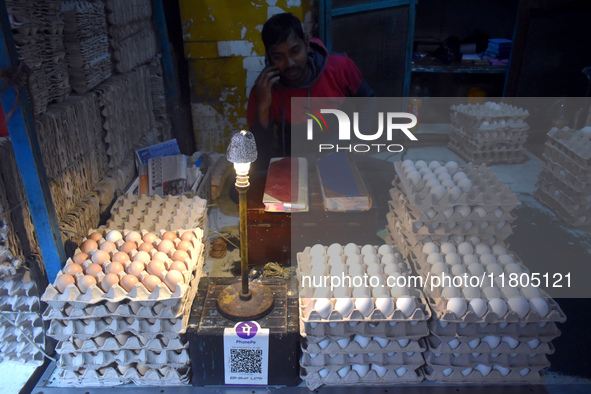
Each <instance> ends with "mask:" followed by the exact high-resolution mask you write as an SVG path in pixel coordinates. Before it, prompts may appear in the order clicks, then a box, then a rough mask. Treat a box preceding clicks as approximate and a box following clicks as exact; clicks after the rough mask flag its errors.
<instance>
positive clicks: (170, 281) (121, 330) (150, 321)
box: [42, 228, 204, 386]
mask: <svg viewBox="0 0 591 394" xmlns="http://www.w3.org/2000/svg"><path fill="white" fill-rule="evenodd" d="M203 250H204V245H203V230H202V229H200V228H196V229H192V230H179V231H170V230H168V231H165V230H161V231H160V232H158V233H154V232H148V231H145V230H142V231H133V230H132V231H130V230H123V231H118V230H106V231H94V232H91V233H90V234H89V236H88V238H87V239H86V240H85V241H84V242H83V243H82V244H81V245H80V248H79V249H78V250H77V251H76V253H75V254H74V256H73V257H72V258H71V259H68V261H67V262H66V265H65V266H64V268H63V270H62V271H60V273H59V274H58V276H57V278H56V280H55V283H54V284H52V285H49V286H48V287H47V289H46V291H45V293H44V294H43V297H42V300H43V301H45V302H47V304H48V305H49V308H48V309H47V310H46V311H45V313H44V315H43V316H44V318H45V319H46V320H50V325H49V330H48V335H49V336H51V337H53V338H55V339H57V340H58V341H60V343H59V344H58V349H60V360H59V362H58V367H61V368H63V369H62V370H61V372H60V381H61V382H62V383H63V384H66V385H77V386H94V385H112V384H124V383H129V382H134V383H136V384H139V385H142V384H150V385H153V384H158V385H170V384H184V383H188V380H189V366H190V361H189V358H188V354H187V351H186V344H184V343H183V341H182V339H181V336H180V335H181V334H182V333H184V332H185V329H186V326H187V321H188V318H189V312H190V305H191V303H192V300H193V297H194V295H195V289H197V283H198V281H199V278H200V277H201V275H202V267H203V261H204V255H203ZM148 344H151V346H153V347H154V348H153V349H151V350H149V349H146V346H147V345H148ZM155 345H156V346H155Z"/></svg>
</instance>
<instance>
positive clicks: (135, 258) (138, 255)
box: [133, 251, 152, 264]
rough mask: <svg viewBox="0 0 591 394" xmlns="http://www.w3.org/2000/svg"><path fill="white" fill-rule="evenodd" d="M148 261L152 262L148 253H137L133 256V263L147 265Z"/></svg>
mask: <svg viewBox="0 0 591 394" xmlns="http://www.w3.org/2000/svg"><path fill="white" fill-rule="evenodd" d="M150 260H152V256H150V253H148V252H144V251H140V252H137V253H136V254H135V256H133V261H141V262H142V263H144V264H148V262H149V261H150Z"/></svg>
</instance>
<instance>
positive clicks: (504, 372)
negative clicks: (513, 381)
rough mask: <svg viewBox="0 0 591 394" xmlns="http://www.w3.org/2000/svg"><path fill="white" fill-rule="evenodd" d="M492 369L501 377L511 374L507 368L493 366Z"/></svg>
mask: <svg viewBox="0 0 591 394" xmlns="http://www.w3.org/2000/svg"><path fill="white" fill-rule="evenodd" d="M493 368H494V369H496V370H497V371H499V373H500V374H501V376H507V375H509V372H511V370H510V369H509V368H506V367H502V366H500V365H494V366H493Z"/></svg>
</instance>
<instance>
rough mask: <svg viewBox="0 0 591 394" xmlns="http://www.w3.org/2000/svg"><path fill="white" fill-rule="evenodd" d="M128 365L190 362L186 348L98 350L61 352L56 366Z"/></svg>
mask: <svg viewBox="0 0 591 394" xmlns="http://www.w3.org/2000/svg"><path fill="white" fill-rule="evenodd" d="M113 363H115V364H117V365H129V364H141V365H143V366H146V367H149V368H154V369H158V368H163V367H171V368H177V369H178V368H183V367H186V366H188V365H189V364H190V363H191V360H190V358H189V353H188V351H187V350H185V349H183V350H179V351H174V350H169V351H162V352H154V351H150V350H140V351H133V350H117V351H100V352H97V353H89V352H85V353H79V354H62V355H60V357H59V360H58V362H57V366H58V367H59V368H62V369H67V370H70V371H77V370H78V369H80V368H84V369H86V370H97V369H99V368H104V367H107V366H109V365H111V364H113Z"/></svg>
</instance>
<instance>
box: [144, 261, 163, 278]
mask: <svg viewBox="0 0 591 394" xmlns="http://www.w3.org/2000/svg"><path fill="white" fill-rule="evenodd" d="M164 270H166V267H165V266H164V263H163V262H162V261H160V260H152V261H150V264H148V266H147V267H146V271H148V273H149V274H152V275H156V276H157V277H159V278H161V277H162V272H163V271H164Z"/></svg>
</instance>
